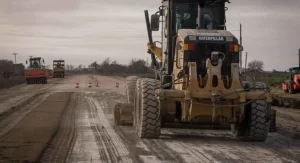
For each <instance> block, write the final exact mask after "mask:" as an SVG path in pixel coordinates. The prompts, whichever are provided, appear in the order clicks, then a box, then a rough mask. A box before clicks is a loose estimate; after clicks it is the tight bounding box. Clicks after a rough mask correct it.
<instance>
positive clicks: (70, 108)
mask: <svg viewBox="0 0 300 163" xmlns="http://www.w3.org/2000/svg"><path fill="white" fill-rule="evenodd" d="M96 80H98V82H99V87H95V86H96ZM77 82H78V83H79V88H75V83H77ZM49 83H50V84H49V85H38V86H36V85H34V86H26V85H22V86H19V87H18V88H12V90H14V91H8V90H6V94H5V93H4V94H2V95H0V99H1V100H2V101H3V102H4V103H2V104H1V105H0V106H1V107H0V112H1V110H6V111H3V112H6V114H3V116H2V118H1V119H0V131H1V132H0V162H13V161H25V160H26V161H29V162H33V161H37V160H39V162H70V163H73V162H75V163H76V162H125V163H126V162H144V163H148V162H153V163H156V162H187V163H194V162H200V163H202V162H204V163H206V162H207V163H208V162H228V163H232V162H233V163H235V162H249V163H250V162H251V163H252V162H259V163H260V162H276V163H277V162H279V163H280V162H300V161H299V160H300V141H299V140H297V139H292V138H289V137H287V136H283V135H282V134H280V133H270V134H269V137H268V139H267V141H266V142H265V143H253V142H241V141H239V140H236V139H235V138H234V137H232V136H231V134H230V132H228V131H211V130H183V129H182V130H175V129H163V130H162V135H161V137H160V138H159V139H152V140H147V139H144V140H142V139H139V138H138V137H137V136H136V135H135V131H134V130H133V128H132V127H130V126H121V127H118V126H115V125H114V121H113V107H114V105H115V104H116V103H117V102H124V101H125V89H124V81H123V79H122V78H118V77H103V76H94V77H93V76H88V75H82V76H72V77H67V78H66V79H60V80H51V81H50V82H49ZM89 83H91V85H92V88H89V87H88V86H89ZM115 83H119V84H120V87H119V88H116V87H115ZM18 90H20V91H18ZM29 90H35V92H34V93H33V92H30V91H29ZM22 91H23V92H22ZM19 92H21V93H19ZM0 93H1V91H0ZM17 95H18V96H21V97H18V96H17ZM53 98H56V99H55V100H53ZM28 99H29V101H28ZM26 100H27V101H26ZM24 101H25V102H24ZM59 101H60V102H59ZM19 103H20V104H19ZM22 103H23V105H21V104H22ZM278 110H280V109H278ZM283 112H287V114H290V113H291V115H290V116H292V117H295V116H294V114H298V113H296V111H294V112H291V111H283ZM45 113H47V114H45ZM287 114H284V115H287ZM299 114H300V113H299ZM33 115H34V117H32V116H33ZM42 117H43V118H42ZM45 117H48V118H45ZM16 135H17V136H16ZM24 151H27V152H24Z"/></svg>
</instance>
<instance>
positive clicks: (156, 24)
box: [114, 0, 275, 141]
mask: <svg viewBox="0 0 300 163" xmlns="http://www.w3.org/2000/svg"><path fill="white" fill-rule="evenodd" d="M226 3H230V2H229V0H189V1H187V0H163V1H162V5H161V6H160V7H159V11H158V12H157V13H155V14H153V15H152V16H151V23H150V20H149V19H150V18H149V15H148V11H147V10H145V19H146V24H147V30H148V36H149V43H148V53H149V54H150V55H151V59H152V67H153V68H154V70H155V79H150V78H138V77H136V76H130V77H127V78H126V92H127V104H122V103H119V104H117V105H116V106H115V110H114V117H115V122H116V125H125V124H133V126H134V128H135V130H136V133H137V134H138V136H139V137H141V138H158V137H159V135H160V133H161V128H164V127H166V128H167V127H180V128H190V127H193V128H194V127H195V128H196V126H209V127H212V128H214V129H216V128H219V127H223V126H224V127H225V128H228V129H231V130H232V132H233V134H234V135H235V136H237V137H238V138H241V139H243V140H248V141H265V140H266V138H267V135H268V132H269V126H270V123H272V124H273V125H274V124H275V123H274V122H273V121H274V117H275V112H272V111H271V102H272V96H271V94H270V91H269V89H268V88H267V87H266V84H264V83H262V82H243V81H242V80H241V75H240V73H239V69H240V68H239V52H240V51H241V50H242V47H241V46H240V45H239V44H238V40H237V38H236V37H235V36H234V35H233V34H232V33H230V32H229V31H227V30H226V26H225V23H226V17H225V12H226V10H227V9H228V8H227V7H226V6H225V4H226ZM160 25H161V28H160ZM160 29H161V42H153V40H152V31H159V30H160ZM157 43H160V44H161V45H160V46H159V45H157ZM273 127H274V126H273Z"/></svg>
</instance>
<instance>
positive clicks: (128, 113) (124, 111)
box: [114, 103, 133, 126]
mask: <svg viewBox="0 0 300 163" xmlns="http://www.w3.org/2000/svg"><path fill="white" fill-rule="evenodd" d="M114 119H115V124H116V125H117V126H120V125H133V105H131V104H125V103H118V104H117V105H115V108H114Z"/></svg>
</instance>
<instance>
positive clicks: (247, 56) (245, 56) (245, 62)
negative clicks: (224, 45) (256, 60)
mask: <svg viewBox="0 0 300 163" xmlns="http://www.w3.org/2000/svg"><path fill="white" fill-rule="evenodd" d="M247 57H248V52H246V56H245V71H246V69H247Z"/></svg>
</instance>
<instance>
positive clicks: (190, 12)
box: [175, 3, 224, 31]
mask: <svg viewBox="0 0 300 163" xmlns="http://www.w3.org/2000/svg"><path fill="white" fill-rule="evenodd" d="M175 11H176V13H175V14H176V27H175V28H176V31H178V29H196V28H197V26H198V23H197V20H198V4H197V3H175ZM223 12H224V8H223V7H222V5H210V6H205V8H204V19H205V25H204V26H205V28H206V29H220V28H221V27H220V26H221V25H224V13H223Z"/></svg>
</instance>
